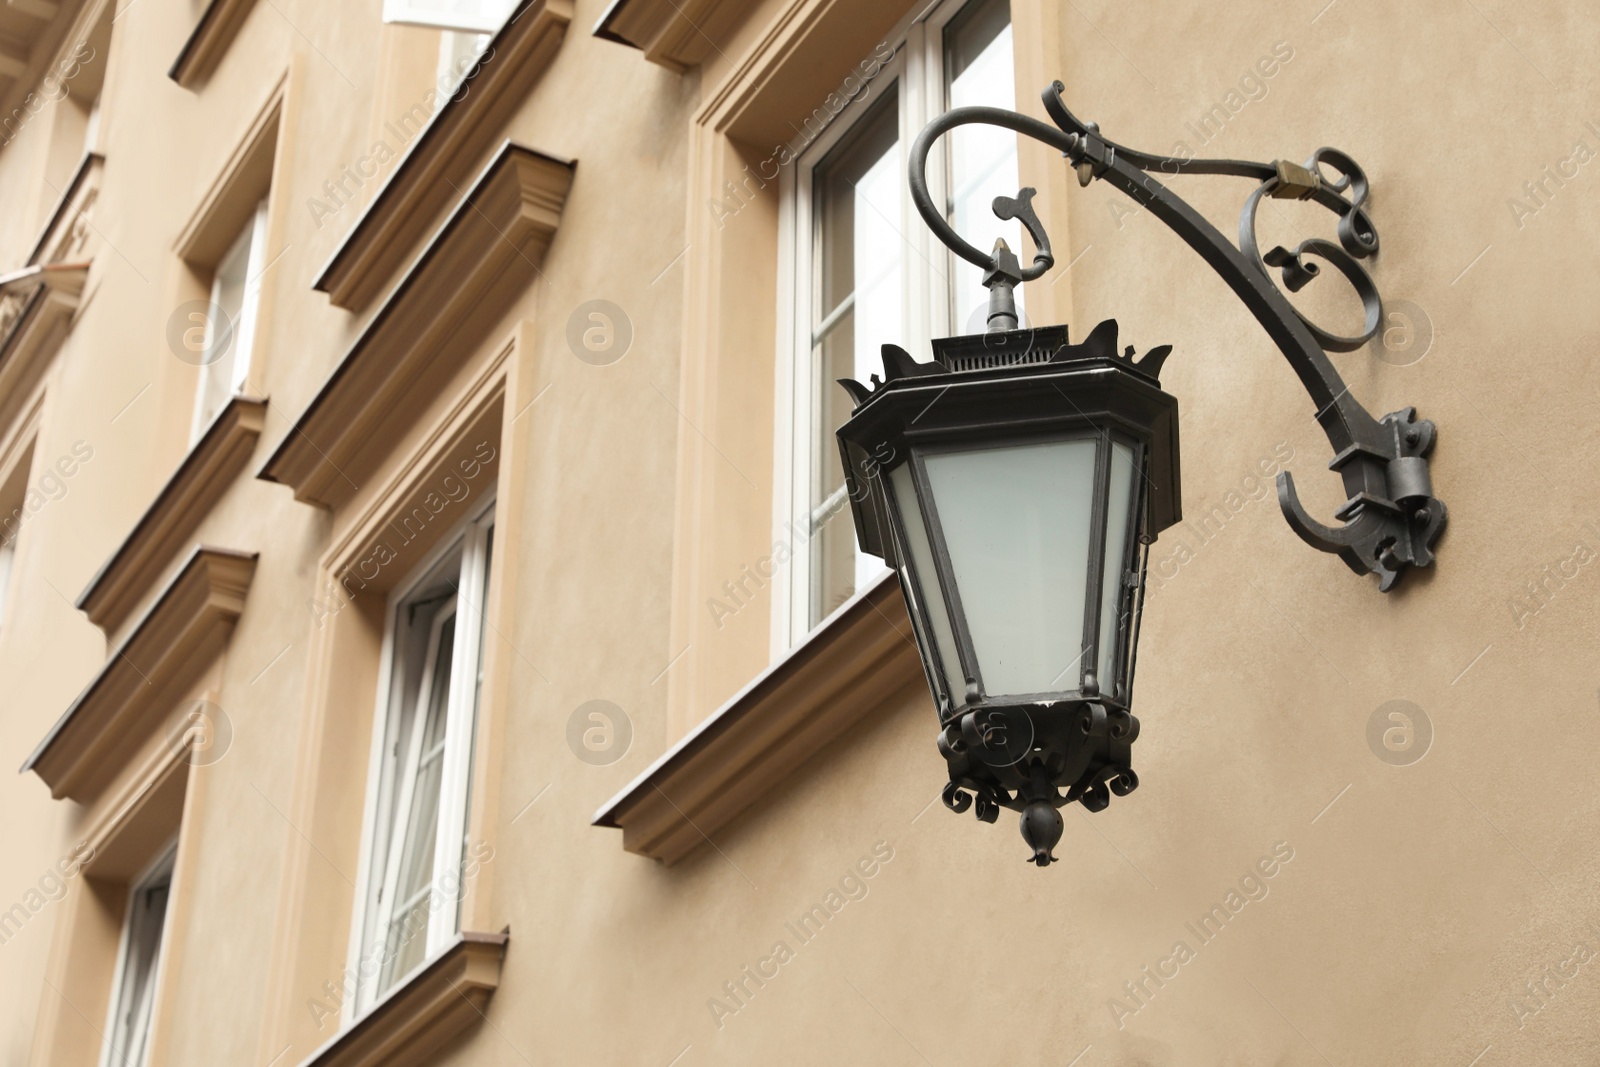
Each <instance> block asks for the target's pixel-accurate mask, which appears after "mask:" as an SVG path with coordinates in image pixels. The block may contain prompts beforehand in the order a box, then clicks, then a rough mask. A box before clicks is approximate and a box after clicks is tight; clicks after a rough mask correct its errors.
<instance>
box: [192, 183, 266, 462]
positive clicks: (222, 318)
mask: <svg viewBox="0 0 1600 1067" xmlns="http://www.w3.org/2000/svg"><path fill="white" fill-rule="evenodd" d="M266 232H267V202H266V200H265V199H263V200H262V201H261V203H260V204H259V205H258V206H257V208H256V210H255V212H254V213H253V214H252V215H251V218H250V220H249V221H247V222H246V223H245V225H244V229H243V230H241V231H240V233H239V236H238V237H236V238H234V241H233V244H232V245H230V246H229V248H228V251H227V252H225V253H224V254H223V256H222V259H221V261H220V262H218V264H217V269H216V271H215V272H214V273H213V274H212V277H211V307H210V309H209V313H208V314H207V315H206V325H205V348H204V354H203V355H202V357H201V368H200V391H199V396H198V397H197V398H196V400H195V407H194V425H193V426H192V427H191V428H190V432H189V439H190V440H191V441H196V440H198V439H199V438H200V435H201V434H203V433H205V431H206V427H208V426H210V425H211V420H212V419H215V418H216V417H217V413H218V412H220V411H221V410H222V409H223V408H224V407H226V406H227V403H228V401H229V400H231V399H232V398H233V397H234V396H235V395H237V394H239V393H242V392H244V390H245V383H246V382H247V381H248V380H249V376H250V353H251V348H252V346H253V343H254V339H255V332H256V308H257V305H258V304H259V303H260V299H261V273H262V269H263V266H264V264H263V262H262V260H263V258H264V256H265V253H266V244H267V242H266Z"/></svg>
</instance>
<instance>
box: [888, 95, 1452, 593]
mask: <svg viewBox="0 0 1600 1067" xmlns="http://www.w3.org/2000/svg"><path fill="white" fill-rule="evenodd" d="M1062 90H1063V86H1062V84H1061V83H1060V82H1055V83H1053V84H1052V85H1051V86H1050V87H1049V88H1048V89H1046V90H1045V91H1044V93H1043V94H1042V96H1043V101H1044V107H1045V111H1046V113H1047V114H1048V115H1049V117H1050V119H1051V121H1052V122H1053V123H1054V124H1055V125H1053V126H1052V125H1050V124H1048V123H1045V122H1042V121H1040V120H1038V119H1035V118H1031V117H1029V116H1026V115H1020V114H1018V113H1016V112H1013V111H1006V110H1003V109H1000V108H991V107H966V108H956V109H954V110H951V111H948V112H946V113H944V114H943V115H940V116H939V117H937V118H935V119H934V120H933V121H932V122H930V123H929V124H928V125H927V126H926V127H925V128H924V129H923V130H922V132H921V133H920V134H918V136H917V138H916V140H915V141H914V142H913V143H912V146H911V152H910V160H909V170H910V188H911V197H912V201H913V202H914V203H915V204H916V207H917V212H918V214H920V215H921V216H922V219H923V221H924V222H925V223H926V224H927V225H928V227H929V228H930V229H931V230H932V231H933V232H934V234H935V235H936V236H937V237H938V238H939V239H940V241H942V242H943V243H944V244H945V245H946V246H947V247H949V248H950V249H951V250H952V251H953V252H954V253H955V254H956V255H958V256H960V257H961V258H962V259H964V260H966V261H967V262H969V263H972V264H974V265H976V266H978V267H980V268H982V269H983V271H984V272H985V273H984V284H985V285H987V286H989V287H990V290H991V303H990V307H991V313H990V322H991V326H993V325H994V323H995V322H996V321H997V319H998V321H999V322H1000V324H1001V325H1002V326H1007V325H1011V324H1014V318H1008V317H1006V316H1005V314H1004V308H1005V307H1008V306H1009V305H1010V303H1011V287H1012V286H1014V285H1016V284H1018V283H1020V282H1024V281H1031V280H1033V279H1035V278H1038V277H1040V276H1042V275H1043V274H1044V273H1045V272H1046V271H1048V270H1049V269H1050V267H1051V266H1052V265H1053V264H1054V257H1053V254H1052V251H1051V248H1050V243H1049V237H1048V235H1047V234H1046V232H1045V229H1044V226H1043V224H1042V223H1041V222H1040V221H1039V219H1038V216H1037V214H1036V213H1035V212H1034V210H1033V204H1032V200H1033V196H1034V193H1035V191H1034V190H1033V189H1023V190H1021V191H1020V192H1019V193H1018V195H1017V196H1016V197H996V198H995V201H994V205H993V207H994V211H995V214H996V215H997V216H999V217H1000V218H1001V219H1012V218H1015V219H1018V220H1019V221H1020V222H1021V223H1022V225H1023V227H1024V228H1025V229H1026V230H1027V231H1028V235H1029V238H1030V239H1031V240H1032V242H1033V245H1034V249H1035V251H1034V256H1033V261H1032V263H1031V264H1030V265H1029V266H1028V267H1026V268H1024V267H1022V266H1021V264H1020V263H1019V261H1018V260H1017V258H1016V256H1015V254H1013V253H1012V252H1011V250H1010V249H1008V248H1007V247H1006V246H1005V244H1004V242H998V243H997V244H996V247H995V249H994V250H993V251H992V252H988V253H985V252H983V251H982V250H980V249H978V248H976V247H974V246H973V245H972V244H970V243H969V242H967V241H966V240H965V239H964V238H962V237H961V235H960V234H958V233H956V232H955V230H954V228H953V227H951V225H950V224H949V222H948V220H947V219H946V218H945V214H944V212H943V211H941V210H940V209H939V207H938V206H937V205H936V204H935V203H934V199H933V196H932V194H931V192H930V190H929V186H928V180H927V166H928V157H929V154H930V152H931V150H932V148H933V145H934V143H935V142H936V141H937V140H938V139H939V138H940V137H942V136H943V135H944V134H946V133H948V132H949V131H951V130H953V129H956V128H958V127H960V126H966V125H974V124H978V125H988V126H997V127H1000V128H1003V129H1009V130H1012V131H1013V132H1015V133H1018V134H1021V135H1022V136H1025V137H1029V138H1032V139H1033V140H1035V141H1039V142H1041V143H1043V144H1046V145H1048V146H1050V147H1052V148H1054V149H1056V150H1057V151H1059V152H1061V153H1062V155H1063V156H1064V157H1065V158H1066V159H1067V161H1068V162H1069V163H1070V164H1071V165H1072V166H1073V168H1074V169H1075V170H1076V171H1077V175H1078V181H1079V184H1080V185H1082V186H1088V185H1089V184H1091V183H1092V182H1094V181H1095V180H1101V181H1104V182H1106V183H1108V184H1109V185H1111V186H1112V187H1113V188H1115V189H1117V190H1118V191H1120V192H1122V193H1123V194H1124V195H1126V196H1128V197H1129V198H1130V199H1132V200H1134V201H1135V202H1136V203H1138V204H1139V205H1141V206H1142V207H1144V208H1146V209H1147V210H1149V211H1150V213H1151V214H1152V215H1153V216H1154V217H1156V218H1157V219H1159V220H1160V221H1161V222H1162V223H1164V224H1165V225H1166V226H1167V227H1168V228H1169V229H1171V230H1172V231H1173V232H1174V233H1176V234H1177V235H1178V236H1179V237H1180V238H1182V239H1183V240H1184V242H1185V243H1187V244H1188V245H1189V246H1190V247H1191V248H1192V249H1194V251H1195V252H1197V253H1198V254H1199V255H1200V257H1201V258H1202V259H1204V260H1205V261H1206V263H1207V264H1209V265H1210V266H1211V268H1212V269H1213V270H1214V271H1215V272H1216V273H1217V274H1218V276H1220V277H1221V278H1222V279H1223V281H1225V282H1226V283H1227V284H1228V286H1229V287H1230V288H1231V289H1232V290H1233V291H1234V293H1235V295H1236V296H1238V298H1239V299H1240V301H1241V302H1242V303H1243V304H1244V305H1245V306H1246V307H1247V308H1248V309H1249V310H1250V312H1251V313H1252V314H1253V315H1254V316H1255V318H1256V320H1257V321H1258V322H1259V323H1260V324H1261V326H1262V327H1263V329H1265V330H1266V332H1267V334H1268V336H1270V337H1271V338H1272V340H1273V341H1274V342H1275V343H1276V344H1277V346H1278V348H1279V350H1280V351H1282V353H1283V355H1284V357H1285V358H1286V359H1287V360H1288V361H1289V364H1290V366H1291V367H1292V368H1293V370H1294V371H1295V374H1296V375H1297V376H1298V377H1299V379H1300V381H1301V384H1302V385H1303V386H1304V387H1305V389H1306V392H1307V393H1308V394H1309V395H1310V397H1311V400H1312V402H1313V403H1314V404H1315V405H1316V408H1315V411H1316V414H1315V418H1316V419H1317V421H1318V422H1319V423H1320V424H1321V425H1322V428H1323V431H1324V432H1325V433H1326V435H1327V437H1328V441H1329V443H1330V444H1331V445H1332V447H1333V451H1334V458H1333V460H1332V462H1331V463H1330V464H1329V466H1330V467H1331V468H1332V469H1333V470H1335V471H1337V472H1338V473H1339V475H1340V477H1341V479H1342V480H1343V482H1344V486H1345V490H1346V493H1347V494H1348V499H1347V500H1346V501H1345V503H1344V505H1343V506H1342V507H1340V509H1339V510H1338V511H1337V512H1336V513H1335V517H1336V518H1337V519H1338V520H1339V524H1338V525H1330V524H1325V523H1322V522H1319V521H1318V520H1316V519H1314V518H1312V516H1311V515H1310V514H1308V513H1307V512H1306V510H1305V509H1304V507H1303V506H1302V505H1301V503H1300V500H1299V496H1298V494H1297V493H1296V491H1295V488H1294V479H1293V476H1292V475H1291V474H1290V473H1289V472H1287V471H1284V472H1282V473H1280V474H1279V475H1278V502H1279V506H1280V508H1281V509H1282V510H1283V513H1284V517H1285V518H1286V519H1287V521H1288V523H1289V525H1290V527H1291V528H1292V529H1293V530H1294V531H1295V533H1297V534H1298V535H1299V536H1300V537H1301V539H1302V540H1304V541H1306V542H1307V543H1308V544H1310V545H1311V546H1312V547H1314V548H1317V549H1319V550H1321V551H1324V552H1330V553H1335V554H1337V555H1338V556H1339V557H1340V558H1341V559H1343V560H1344V561H1345V563H1346V564H1347V565H1348V566H1349V567H1350V568H1351V570H1353V571H1355V572H1356V573H1357V574H1368V573H1372V574H1376V575H1377V576H1378V578H1379V588H1381V589H1382V590H1384V591H1385V592H1387V591H1389V590H1390V589H1393V588H1394V587H1395V584H1396V582H1397V581H1398V580H1399V577H1400V574H1401V573H1402V572H1403V571H1404V570H1405V569H1407V568H1408V567H1414V566H1415V567H1422V566H1428V565H1430V564H1431V563H1432V562H1433V559H1434V555H1433V546H1434V543H1435V542H1436V541H1437V540H1438V537H1439V535H1440V534H1441V533H1442V532H1443V528H1444V525H1445V519H1446V511H1445V506H1444V504H1443V503H1442V502H1440V501H1439V500H1438V499H1437V498H1436V497H1434V496H1433V491H1432V484H1431V481H1430V478H1429V475H1428V463H1427V456H1428V454H1429V452H1430V451H1431V449H1432V447H1433V444H1434V442H1435V440H1436V438H1437V432H1436V429H1435V427H1434V426H1433V424H1432V423H1431V422H1428V421H1427V420H1418V419H1417V418H1416V412H1415V409H1413V408H1403V409H1401V410H1400V411H1396V412H1392V413H1390V414H1388V415H1385V416H1384V417H1383V418H1382V419H1375V418H1373V416H1372V415H1371V414H1370V413H1369V412H1368V411H1367V410H1366V409H1365V408H1364V407H1362V405H1361V404H1360V403H1359V402H1358V401H1357V400H1356V399H1355V398H1354V397H1353V396H1352V395H1351V393H1350V390H1349V388H1348V386H1347V385H1346V384H1345V382H1344V380H1343V379H1342V378H1341V377H1340V375H1339V373H1338V371H1337V370H1336V369H1335V368H1334V366H1333V363H1332V362H1331V360H1330V359H1329V358H1328V352H1330V351H1333V352H1348V351H1353V350H1355V349H1357V348H1360V347H1361V346H1362V345H1364V344H1366V343H1367V342H1368V341H1370V340H1371V339H1372V338H1373V337H1374V336H1375V335H1376V334H1377V331H1378V329H1379V328H1380V326H1381V323H1382V315H1383V302H1382V298H1381V296H1380V294H1379V292H1378V288H1377V285H1376V283H1375V282H1374V281H1373V280H1372V276H1371V274H1370V273H1369V272H1368V271H1367V269H1366V267H1365V266H1364V264H1363V262H1362V261H1364V260H1367V259H1369V258H1371V257H1372V256H1374V255H1376V254H1377V251H1378V246H1379V241H1378V231H1377V227H1376V226H1375V225H1374V223H1373V221H1372V218H1371V216H1370V215H1369V214H1368V212H1367V209H1366V202H1367V198H1368V194H1369V191H1370V185H1369V183H1368V180H1367V177H1366V174H1365V172H1364V171H1363V170H1362V169H1361V167H1360V166H1359V165H1358V164H1357V163H1356V162H1355V160H1354V159H1352V158H1351V157H1350V156H1348V155H1346V154H1345V153H1344V152H1341V151H1339V150H1337V149H1334V148H1327V147H1324V148H1319V149H1317V150H1316V151H1315V152H1313V153H1312V154H1311V155H1310V157H1309V158H1307V160H1306V162H1305V163H1304V164H1296V163H1291V162H1286V161H1284V160H1275V161H1273V162H1270V163H1258V162H1251V161H1247V160H1235V159H1179V158H1177V157H1173V156H1165V155H1159V154H1155V153H1149V152H1142V151H1139V150H1138V149H1134V148H1129V147H1127V146H1125V145H1121V144H1118V143H1116V142H1115V141H1111V140H1109V139H1107V138H1105V137H1103V136H1102V135H1101V133H1100V129H1099V127H1098V125H1097V124H1095V123H1092V122H1084V121H1083V120H1081V119H1079V118H1078V117H1077V116H1075V115H1073V114H1072V112H1071V111H1069V110H1068V109H1067V107H1066V105H1065V104H1064V103H1063V102H1062V100H1061V93H1062ZM1325 168H1326V169H1325ZM1328 169H1331V170H1332V171H1333V172H1335V173H1334V175H1333V176H1330V175H1329V174H1328ZM1156 173H1158V174H1161V175H1162V176H1164V177H1167V176H1170V177H1179V176H1183V175H1222V176H1231V177H1239V178H1249V179H1253V180H1255V181H1256V183H1257V184H1256V187H1255V189H1254V190H1253V191H1252V192H1251V193H1250V195H1249V196H1248V197H1247V198H1246V200H1245V203H1244V207H1243V209H1242V210H1241V213H1240V217H1239V243H1238V245H1234V244H1233V243H1232V242H1230V241H1229V240H1228V239H1227V238H1226V237H1224V236H1223V235H1222V234H1221V233H1220V232H1219V231H1218V230H1217V229H1216V227H1215V226H1213V225H1212V224H1211V223H1210V222H1209V221H1208V220H1207V219H1206V218H1205V217H1204V216H1202V215H1201V214H1200V213H1199V212H1198V211H1196V210H1195V209H1194V208H1193V207H1192V206H1191V205H1189V204H1188V203H1187V202H1186V201H1184V200H1183V199H1182V198H1181V197H1179V196H1177V195H1176V194H1175V193H1173V192H1172V191H1171V190H1170V189H1168V188H1167V187H1166V186H1165V185H1163V184H1162V183H1161V182H1160V181H1158V180H1157V179H1156V177H1154V174H1156ZM1268 198H1273V199H1296V200H1308V201H1311V202H1314V203H1316V204H1318V205H1319V206H1321V207H1324V208H1326V209H1327V210H1329V211H1330V212H1332V213H1334V214H1335V215H1337V216H1338V222H1337V225H1336V234H1337V238H1338V240H1337V242H1335V241H1329V240H1325V239H1322V238H1311V239H1308V240H1305V241H1302V242H1301V243H1300V244H1299V245H1298V246H1296V247H1295V248H1293V249H1287V248H1283V247H1281V246H1278V247H1274V248H1271V249H1269V250H1267V251H1266V252H1265V253H1263V252H1262V251H1261V250H1260V248H1259V245H1258V242H1257V239H1256V215H1257V212H1258V210H1259V207H1260V204H1261V201H1262V200H1264V199H1268ZM1317 260H1321V261H1323V262H1325V263H1327V264H1329V265H1331V266H1332V267H1333V268H1334V269H1335V271H1336V272H1337V273H1338V274H1340V275H1341V276H1342V277H1343V278H1344V280H1345V281H1346V282H1347V283H1348V284H1349V285H1350V286H1351V288H1352V290H1353V291H1354V293H1355V294H1356V296H1357V297H1359V299H1360V301H1361V305H1362V310H1363V325H1362V331H1361V333H1359V334H1355V335H1342V334H1338V333H1334V332H1332V331H1330V330H1327V329H1324V328H1323V327H1321V326H1319V325H1318V324H1316V323H1314V322H1312V321H1311V320H1310V319H1309V318H1308V317H1307V316H1305V315H1303V314H1302V313H1301V312H1300V310H1299V309H1298V308H1296V307H1295V305H1294V304H1293V303H1292V302H1291V301H1290V300H1289V298H1288V296H1287V295H1286V294H1285V293H1284V291H1283V288H1280V287H1279V283H1278V280H1276V279H1274V277H1273V271H1274V270H1276V271H1277V272H1278V278H1280V279H1281V281H1282V285H1283V287H1284V288H1287V289H1288V290H1289V291H1290V292H1298V291H1299V290H1300V289H1302V288H1303V287H1305V286H1306V285H1308V284H1310V283H1311V282H1312V281H1314V280H1315V279H1316V278H1317V277H1319V276H1320V275H1321V274H1322V273H1323V272H1322V271H1321V269H1320V267H1319V264H1318V263H1317V262H1316V261H1317ZM996 309H1000V311H998V312H997V310H996Z"/></svg>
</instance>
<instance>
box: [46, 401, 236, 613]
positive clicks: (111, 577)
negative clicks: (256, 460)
mask: <svg viewBox="0 0 1600 1067" xmlns="http://www.w3.org/2000/svg"><path fill="white" fill-rule="evenodd" d="M266 421H267V402H266V401H265V400H259V399H256V398H255V397H248V396H236V397H234V398H233V399H232V400H230V401H228V404H227V406H226V407H224V408H223V409H222V411H221V412H220V413H219V414H218V415H217V417H216V419H215V420H213V422H212V423H211V426H210V427H209V428H208V429H207V430H206V432H205V433H204V434H203V435H202V436H201V438H200V440H199V441H197V442H195V446H194V447H193V448H191V449H190V450H189V454H188V455H187V456H185V457H184V459H183V462H182V463H180V464H179V465H178V469H177V470H176V471H174V472H173V474H172V477H171V478H169V479H167V484H166V485H164V486H162V487H161V491H160V492H158V493H157V494H156V498H155V500H154V501H152V502H151V504H150V507H149V508H148V509H147V510H146V511H145V513H144V514H143V515H142V516H140V518H139V521H138V522H137V523H135V524H134V527H133V530H132V531H130V532H129V534H128V536H127V538H125V539H124V540H123V542H122V544H121V545H120V546H118V548H117V550H116V551H115V552H113V553H112V554H111V558H110V559H108V560H106V562H105V564H104V566H102V567H101V568H100V571H99V573H97V574H96V575H95V576H94V578H92V579H91V580H90V581H89V585H88V586H87V587H86V588H85V589H84V591H83V592H82V594H80V595H79V597H78V604H77V606H78V608H79V609H80V610H81V611H82V612H83V613H84V614H85V615H88V616H89V621H90V622H92V623H94V624H95V625H96V626H98V627H100V629H101V630H102V631H104V632H105V635H106V637H107V638H114V637H115V636H116V633H117V631H118V630H120V629H121V628H122V624H123V623H124V622H126V621H127V619H128V616H129V615H130V614H131V613H132V612H133V609H134V608H135V607H137V606H138V604H139V602H140V601H141V600H143V599H144V597H145V595H146V594H147V593H148V592H149V591H150V589H151V588H152V587H153V586H154V585H155V584H156V582H157V581H159V580H160V578H161V575H162V573H163V572H164V570H165V569H166V566H167V564H168V562H169V561H171V559H172V558H173V557H174V556H175V555H176V554H177V553H178V552H179V551H181V550H182V548H183V546H184V545H185V544H186V543H187V542H188V540H189V537H190V536H191V535H192V534H193V533H194V531H195V528H196V527H198V526H199V525H200V522H201V520H202V519H204V518H205V517H206V516H207V515H208V514H210V512H211V509H212V507H214V506H215V505H216V503H217V501H218V500H220V499H221V498H222V495H223V494H224V493H225V492H227V490H228V487H229V486H231V485H232V484H233V480H234V478H236V477H237V476H238V474H239V472H240V471H241V470H243V469H244V466H245V464H246V463H248V462H249V460H250V454H251V453H252V452H253V451H254V450H255V447H256V439H257V438H259V437H260V436H261V428H262V427H263V426H264V425H265V424H266Z"/></svg>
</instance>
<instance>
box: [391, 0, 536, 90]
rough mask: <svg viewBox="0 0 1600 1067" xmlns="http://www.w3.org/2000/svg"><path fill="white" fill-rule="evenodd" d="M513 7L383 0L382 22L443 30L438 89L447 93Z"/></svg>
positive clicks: (451, 0)
mask: <svg viewBox="0 0 1600 1067" xmlns="http://www.w3.org/2000/svg"><path fill="white" fill-rule="evenodd" d="M516 6H517V5H516V0H383V21H385V22H394V23H399V24H400V25H403V26H433V27H436V28H438V29H441V30H444V31H445V32H444V33H443V34H442V35H441V39H440V41H439V88H440V91H441V92H445V93H448V92H452V91H454V89H455V87H456V85H457V84H459V82H460V81H461V79H462V78H463V77H465V76H466V73H467V71H468V70H469V69H471V67H472V62H473V60H475V59H477V57H478V55H479V53H481V52H482V51H483V50H484V48H485V47H486V46H487V45H488V44H489V38H490V37H491V36H492V35H493V34H494V33H495V32H496V31H498V30H499V29H500V27H501V26H502V25H504V24H505V21H506V18H507V17H508V16H509V15H510V14H511V9H512V8H514V7H516Z"/></svg>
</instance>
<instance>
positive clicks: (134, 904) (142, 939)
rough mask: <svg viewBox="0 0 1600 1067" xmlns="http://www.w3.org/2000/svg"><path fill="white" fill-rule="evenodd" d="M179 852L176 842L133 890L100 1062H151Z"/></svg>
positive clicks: (136, 1065) (110, 1065)
mask: <svg viewBox="0 0 1600 1067" xmlns="http://www.w3.org/2000/svg"><path fill="white" fill-rule="evenodd" d="M176 852H177V847H176V845H173V846H171V847H169V848H168V849H167V850H166V852H165V853H164V854H163V855H162V856H161V858H160V859H158V860H156V862H155V863H154V864H153V865H152V866H151V867H150V869H149V870H148V871H147V872H146V873H145V874H144V876H143V877H141V878H140V879H139V880H138V881H136V882H135V883H134V884H133V886H132V887H131V888H129V890H128V916H127V920H126V921H125V922H124V923H123V927H122V948H121V951H120V953H119V954H118V957H117V976H116V979H115V984H114V985H113V987H112V995H111V1013H110V1015H109V1016H108V1017H107V1019H106V1028H105V1031H104V1033H105V1045H104V1047H103V1048H102V1049H101V1053H100V1063H101V1067H145V1064H147V1063H148V1062H149V1057H150V1018H151V1008H152V1006H153V1004H154V1002H155V991H156V979H157V978H158V977H159V976H160V968H161V943H162V934H163V933H164V932H165V931H166V925H167V898H168V897H169V896H171V893H172V861H173V857H174V855H175V854H176Z"/></svg>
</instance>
